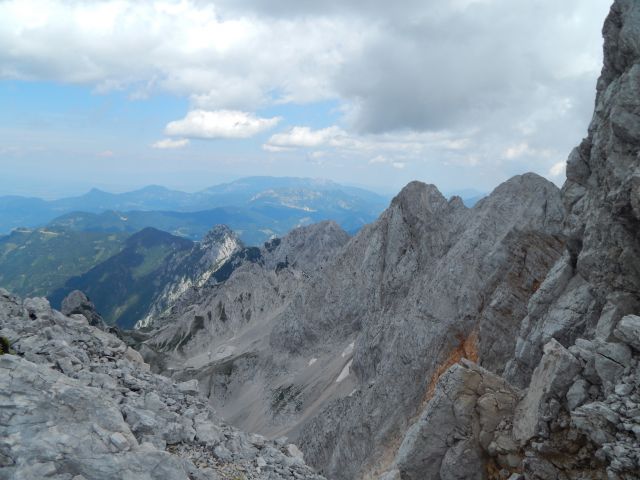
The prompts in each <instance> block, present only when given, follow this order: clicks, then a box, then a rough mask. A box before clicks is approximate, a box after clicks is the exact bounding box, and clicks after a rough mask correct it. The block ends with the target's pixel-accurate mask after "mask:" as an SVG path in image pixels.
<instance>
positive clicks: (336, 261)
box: [141, 174, 564, 478]
mask: <svg viewBox="0 0 640 480" xmlns="http://www.w3.org/2000/svg"><path fill="white" fill-rule="evenodd" d="M563 215H564V212H563V208H562V203H561V200H560V192H559V190H558V189H557V188H556V187H555V186H553V185H552V184H551V183H550V182H548V181H546V180H544V179H542V178H541V177H538V176H536V175H533V174H527V175H524V176H520V177H515V178H513V179H512V180H510V181H509V182H506V183H505V184H503V185H501V186H500V187H499V188H497V189H496V191H495V192H493V193H492V194H491V195H490V196H489V197H488V198H486V199H484V200H483V201H481V202H480V203H479V204H478V205H477V206H476V207H474V208H473V209H467V208H466V207H465V206H464V205H463V203H462V202H461V200H460V199H459V198H453V199H451V200H449V201H448V200H446V199H445V198H444V197H443V196H442V195H441V194H440V193H439V192H438V191H437V189H436V188H435V187H433V186H428V185H425V184H422V183H419V182H413V183H411V184H409V185H408V186H407V187H406V188H405V189H404V190H403V191H402V192H401V193H400V194H399V195H398V196H397V197H396V198H395V199H394V200H393V202H392V203H391V206H390V207H389V209H387V211H385V212H384V213H383V215H382V216H381V217H380V219H379V220H378V221H376V222H375V223H374V224H372V225H370V226H367V227H365V228H364V229H363V230H362V231H361V232H360V233H359V234H358V235H357V236H356V237H355V238H353V239H352V240H350V241H349V242H348V243H346V244H345V245H344V246H343V247H342V248H340V246H341V243H342V244H344V243H345V241H346V239H345V241H343V242H335V241H334V242H333V244H334V245H335V248H334V249H332V250H329V251H328V253H330V254H328V255H325V257H326V260H327V261H326V262H325V263H321V264H318V263H317V258H309V261H307V263H306V265H305V263H303V262H302V259H303V258H305V257H307V256H308V255H309V254H311V253H315V252H317V251H318V249H317V248H316V247H315V245H316V243H315V241H314V240H313V239H314V238H316V237H317V233H318V232H317V231H316V232H314V231H312V230H311V229H310V228H308V229H306V230H300V231H299V233H297V234H295V235H298V236H300V237H301V239H302V241H300V242H299V243H300V245H301V247H302V248H301V249H299V251H298V252H297V253H295V254H294V253H293V251H292V249H291V247H290V246H287V245H290V244H291V241H292V238H295V237H294V234H292V235H291V236H289V237H285V239H283V240H282V243H281V244H279V245H277V246H276V248H275V249H274V250H273V252H270V249H272V248H273V245H267V246H265V248H264V249H263V250H262V252H261V255H260V258H262V261H261V262H248V263H245V264H243V265H242V267H241V268H238V269H237V270H235V271H234V272H233V273H232V274H231V275H230V277H229V278H228V279H227V280H226V281H225V282H223V283H220V284H217V285H213V286H210V287H208V288H203V289H200V290H197V291H196V290H194V291H192V292H191V294H190V295H187V296H185V297H184V299H181V302H182V306H179V307H178V308H177V311H178V312H179V313H178V314H177V315H173V316H171V317H170V320H160V322H159V325H164V327H162V328H160V327H158V330H157V331H156V332H153V334H152V338H151V339H150V340H149V341H147V342H146V344H145V346H144V347H143V349H142V350H141V351H142V352H143V354H144V355H145V357H146V358H148V359H149V361H150V362H151V363H152V364H153V365H154V368H159V369H160V370H161V371H163V372H166V373H167V374H171V375H173V376H174V377H175V378H177V379H187V378H197V379H199V380H200V386H201V390H202V392H203V393H206V394H207V395H209V396H210V398H211V400H212V402H213V404H214V405H216V407H217V408H219V410H220V411H221V413H222V414H223V415H224V416H225V418H226V419H227V420H229V421H230V422H231V423H234V424H238V425H241V426H242V427H243V428H247V429H251V430H258V431H261V432H263V433H264V434H267V435H270V436H274V437H275V436H278V435H282V434H286V435H289V436H291V437H292V438H298V439H299V442H300V443H301V445H302V446H303V447H304V448H305V451H306V452H307V458H308V459H309V461H311V462H312V463H313V464H314V465H316V466H318V467H319V468H322V469H323V470H324V471H325V472H326V474H327V475H328V476H329V477H330V478H358V477H359V476H362V475H366V474H372V475H375V474H376V472H379V471H381V469H382V468H383V467H384V466H385V465H386V462H389V461H391V459H392V458H390V455H391V454H392V453H390V452H391V451H392V449H393V445H394V443H398V442H399V440H400V439H401V437H402V435H403V433H404V432H405V431H406V429H407V428H408V426H409V425H410V424H411V422H412V420H413V419H414V417H415V416H416V415H417V414H419V412H420V410H421V408H422V407H423V405H424V403H425V402H426V399H427V397H428V396H429V395H430V394H431V393H430V391H431V390H432V389H433V388H434V385H435V380H436V379H437V376H438V374H439V373H442V371H443V369H446V368H447V367H448V366H450V364H451V363H453V362H454V361H455V360H457V359H458V358H460V357H463V356H468V357H471V358H473V359H475V360H478V361H480V362H481V363H482V364H483V365H487V367H489V368H492V369H493V370H495V371H497V372H501V371H502V369H503V368H504V366H505V364H506V362H507V361H508V359H510V358H511V356H512V352H513V349H514V348H515V338H516V336H517V332H518V330H519V328H520V321H521V320H522V318H524V317H525V315H526V303H527V301H528V299H529V297H530V296H531V295H532V294H533V293H534V292H535V291H536V289H537V288H538V287H539V285H540V283H541V282H542V280H543V279H544V277H545V275H546V274H547V271H548V269H549V268H550V267H551V266H552V265H553V264H554V262H555V261H556V260H557V259H558V258H559V257H560V255H561V251H562V247H563V241H562V238H561V237H560V236H559V233H560V231H561V221H562V218H563ZM319 228H320V227H316V230H318V229H319ZM325 236H326V235H325ZM328 243H330V242H325V244H328ZM278 251H281V252H282V253H281V254H280V257H282V258H279V259H278V258H277V256H278V255H277V252H278ZM303 253H304V255H303ZM274 254H275V257H274ZM314 265H315V268H314ZM154 352H155V353H154ZM157 352H161V355H157Z"/></svg>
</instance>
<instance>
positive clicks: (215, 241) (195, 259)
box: [135, 225, 243, 328]
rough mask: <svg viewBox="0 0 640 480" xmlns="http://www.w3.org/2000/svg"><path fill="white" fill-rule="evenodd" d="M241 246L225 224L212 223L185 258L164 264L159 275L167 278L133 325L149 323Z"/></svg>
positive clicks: (204, 279) (200, 283) (203, 280)
mask: <svg viewBox="0 0 640 480" xmlns="http://www.w3.org/2000/svg"><path fill="white" fill-rule="evenodd" d="M242 248H243V245H242V242H241V241H240V239H239V238H238V236H237V235H236V234H235V233H234V232H233V231H232V230H231V229H229V228H228V227H226V226H225V225H216V226H215V227H213V228H212V229H211V230H210V231H209V232H208V233H207V234H206V235H205V236H204V238H203V239H202V241H201V242H198V243H196V244H195V245H194V247H193V249H192V250H191V251H190V252H189V254H188V255H187V256H186V257H184V258H183V257H180V256H176V257H174V258H171V259H170V260H169V261H168V262H167V265H166V267H165V271H164V272H163V276H164V277H165V278H168V279H170V280H169V281H168V282H167V283H166V284H165V285H164V286H163V288H162V291H161V292H159V293H158V294H157V295H156V297H155V298H154V300H153V302H152V303H151V306H150V307H149V311H148V313H147V314H146V315H145V317H144V318H143V319H141V320H139V321H138V322H137V323H136V325H135V328H144V327H148V326H150V324H151V323H152V322H153V321H154V319H155V318H158V317H160V316H161V315H162V314H164V313H165V311H166V310H167V309H168V308H170V307H171V306H172V305H173V304H175V303H176V302H177V300H178V299H179V298H180V296H181V295H182V294H183V293H185V292H186V291H187V290H189V289H190V288H194V287H195V288H199V287H201V286H203V285H204V284H205V283H206V282H207V280H209V278H210V277H211V275H213V274H214V273H215V272H216V271H217V270H218V269H219V268H220V267H221V266H222V265H223V264H224V263H225V262H226V261H227V260H229V258H231V256H232V255H233V254H234V253H237V252H238V251H240V250H241V249H242Z"/></svg>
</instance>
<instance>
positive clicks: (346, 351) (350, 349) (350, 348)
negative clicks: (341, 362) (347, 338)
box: [342, 342, 355, 358]
mask: <svg viewBox="0 0 640 480" xmlns="http://www.w3.org/2000/svg"><path fill="white" fill-rule="evenodd" d="M354 344H355V342H351V343H350V344H349V345H348V346H347V348H345V349H344V351H343V352H342V358H344V357H346V356H347V355H351V354H352V353H353V346H354Z"/></svg>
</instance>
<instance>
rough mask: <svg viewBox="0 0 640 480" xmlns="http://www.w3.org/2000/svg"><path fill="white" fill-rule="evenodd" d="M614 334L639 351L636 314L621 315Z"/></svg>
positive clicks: (639, 335) (639, 321) (638, 324)
mask: <svg viewBox="0 0 640 480" xmlns="http://www.w3.org/2000/svg"><path fill="white" fill-rule="evenodd" d="M614 335H615V336H616V338H618V339H619V340H621V341H623V342H625V343H628V344H629V345H631V346H632V347H633V348H635V349H636V350H639V351H640V317H639V316H637V315H627V316H625V317H623V318H622V319H621V320H620V322H619V323H618V326H617V327H616V329H615V331H614Z"/></svg>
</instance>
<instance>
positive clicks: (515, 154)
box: [503, 142, 530, 160]
mask: <svg viewBox="0 0 640 480" xmlns="http://www.w3.org/2000/svg"><path fill="white" fill-rule="evenodd" d="M529 152H530V149H529V145H528V144H527V143H526V142H523V143H518V144H517V145H510V146H509V147H507V148H506V149H505V150H504V153H503V156H504V158H506V159H507V160H513V159H514V158H519V157H521V156H522V155H524V154H526V153H529Z"/></svg>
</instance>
